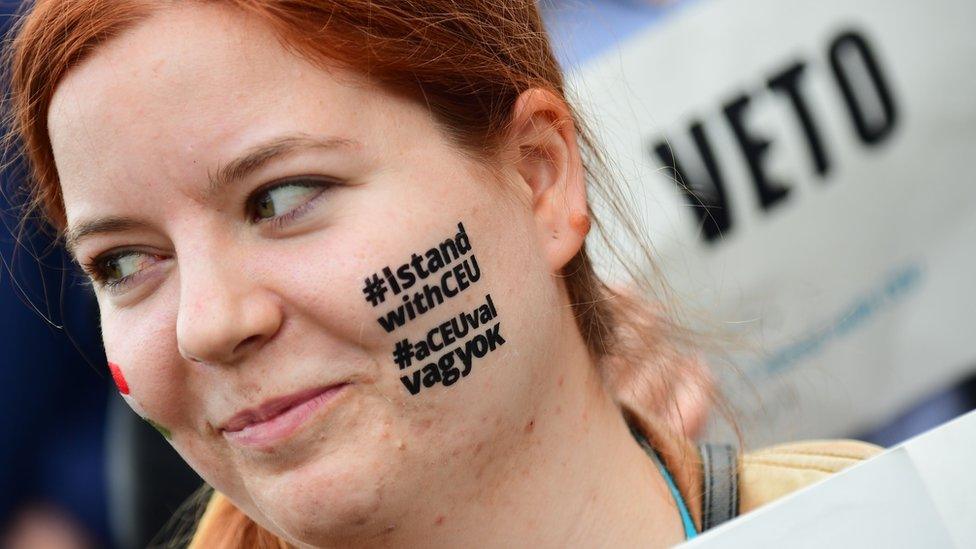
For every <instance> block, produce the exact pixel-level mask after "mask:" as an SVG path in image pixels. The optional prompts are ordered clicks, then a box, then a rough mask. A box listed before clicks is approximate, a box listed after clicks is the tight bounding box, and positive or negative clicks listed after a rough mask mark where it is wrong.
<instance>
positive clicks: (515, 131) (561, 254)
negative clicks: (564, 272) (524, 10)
mask: <svg viewBox="0 0 976 549" xmlns="http://www.w3.org/2000/svg"><path fill="white" fill-rule="evenodd" d="M511 135H512V139H513V147H514V148H515V150H516V151H517V152H518V159H517V164H518V166H517V168H518V173H519V176H520V177H521V178H522V180H523V182H524V183H525V185H526V186H527V187H528V189H529V190H530V191H531V196H532V200H531V206H532V215H533V217H534V218H535V221H536V227H537V235H538V238H537V242H538V243H539V244H540V246H541V247H542V251H543V253H544V255H545V257H546V259H547V262H548V263H549V266H550V269H551V271H552V272H553V273H557V272H559V271H560V270H561V269H562V268H563V267H564V266H565V265H566V264H567V263H568V262H569V261H570V260H571V259H572V258H573V256H575V255H576V254H577V253H578V252H579V250H580V248H581V247H582V245H583V241H584V239H585V238H586V234H587V233H588V232H589V217H588V216H587V214H586V212H587V201H586V200H587V199H586V184H585V179H584V177H583V169H582V161H581V158H580V154H579V148H578V146H577V143H576V137H577V136H576V127H575V124H574V123H573V119H572V115H571V112H570V110H569V108H568V107H567V105H566V103H565V101H563V100H562V99H560V98H559V97H558V96H557V95H556V94H554V93H552V92H550V91H548V90H543V89H538V88H535V89H531V90H528V91H526V92H523V93H522V95H521V96H519V98H518V101H516V105H515V109H514V111H513V119H512V134H511Z"/></svg>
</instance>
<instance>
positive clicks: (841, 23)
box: [556, 0, 976, 444]
mask: <svg viewBox="0 0 976 549" xmlns="http://www.w3.org/2000/svg"><path fill="white" fill-rule="evenodd" d="M558 9H560V10H570V9H573V8H572V7H561V8H558ZM584 9H585V8H584ZM589 9H597V8H589ZM633 9H639V8H638V7H633ZM593 19H594V21H597V23H594V24H599V22H598V21H599V18H598V17H594V18H593ZM974 21H976V2H973V1H971V0H941V1H939V2H886V1H882V0H856V1H851V0H821V1H818V2H783V1H781V0H698V1H693V2H687V3H686V5H683V6H682V7H681V8H680V9H677V10H676V11H675V13H673V14H671V15H669V16H668V17H667V19H666V20H663V21H657V22H656V23H654V24H653V25H651V26H650V27H648V28H647V29H645V30H640V31H636V32H631V31H630V30H628V32H627V36H626V37H625V38H624V39H622V40H621V41H619V42H618V43H617V44H615V45H614V46H613V47H610V48H607V49H604V50H603V51H602V52H601V53H600V54H599V55H597V56H595V57H591V58H589V59H587V60H585V61H584V62H582V63H581V64H580V65H579V66H577V67H576V68H575V69H574V70H573V71H572V78H571V88H572V90H573V92H574V94H575V96H576V97H577V99H578V100H579V102H580V103H581V104H582V106H583V111H584V113H585V116H586V117H587V119H589V120H590V121H592V123H593V124H592V126H593V127H594V128H595V129H596V130H597V134H598V137H599V139H600V141H601V142H602V143H603V144H604V145H605V146H606V147H607V149H608V153H609V158H611V159H612V161H613V162H614V163H615V165H616V167H617V168H618V169H619V170H620V171H621V172H622V175H623V181H624V184H625V185H627V192H628V193H629V194H630V195H632V196H634V197H635V201H636V203H635V207H636V209H637V210H639V212H640V214H641V216H642V219H643V222H644V223H645V224H646V226H647V228H648V230H649V231H650V234H651V239H652V242H653V243H654V245H655V247H656V251H657V252H658V254H659V256H660V261H661V263H662V266H663V267H664V269H665V272H667V273H668V275H669V279H670V282H671V284H672V285H673V286H674V287H675V288H676V289H677V290H678V294H679V296H680V298H681V299H682V300H685V301H687V302H689V303H691V304H692V305H693V306H694V307H695V308H696V309H701V310H705V311H709V312H710V313H712V316H713V317H714V318H715V319H716V320H717V321H719V322H721V323H726V325H727V326H730V327H734V328H735V329H737V330H745V331H749V332H751V333H752V335H753V336H755V338H756V340H757V341H759V342H760V345H761V349H762V351H763V352H762V353H761V354H754V353H753V354H750V353H742V356H743V357H744V358H742V359H741V360H742V361H741V362H740V364H739V366H740V367H741V368H742V369H743V370H744V371H745V374H746V376H745V377H746V378H747V379H746V382H747V385H746V386H741V385H739V384H737V383H736V382H734V381H732V382H729V383H730V385H729V386H728V392H729V393H730V394H731V395H732V397H733V400H734V401H735V403H736V405H737V406H738V408H739V410H740V413H741V416H740V419H741V420H742V424H743V426H744V427H745V429H746V432H747V434H748V436H747V442H749V443H752V444H759V443H765V442H772V441H778V440H783V439H793V438H798V437H821V436H837V435H843V434H849V433H851V432H856V431H857V430H860V429H869V428H872V427H874V426H877V425H878V424H879V423H881V422H883V421H884V420H885V419H888V418H890V417H891V415H892V414H894V413H896V412H898V411H899V410H902V409H904V408H905V407H906V406H908V405H910V404H911V403H912V402H913V401H915V400H916V399H918V398H921V397H923V396H925V395H927V394H928V393H930V392H932V391H935V390H938V389H941V388H943V387H945V386H947V385H948V384H949V383H951V382H953V381H954V380H956V379H958V378H960V377H962V376H963V375H965V374H966V373H967V372H970V371H972V370H973V369H976V337H973V335H972V333H973V328H974V323H973V320H972V318H973V313H974V311H976V284H974V282H973V281H974V280H976V176H974V175H973V171H972V169H971V164H970V162H971V161H972V159H973V158H974V157H976V70H974V65H976V34H974V33H973V32H972V23H973V22H974ZM559 30H560V29H556V31H557V32H556V34H557V37H560V38H559V39H567V38H568V39H571V38H572V37H573V35H574V32H575V33H576V34H579V33H580V32H582V31H580V30H579V29H576V30H575V31H574V30H572V29H570V30H568V31H567V30H566V29H563V31H564V32H559ZM669 145H670V146H669ZM675 172H677V178H679V179H680V180H682V181H684V182H685V183H686V184H687V185H688V187H690V189H691V190H692V191H693V192H692V193H685V192H682V191H681V190H680V189H679V186H678V185H676V183H675V181H674V179H675V178H674V175H675ZM692 205H694V207H692ZM731 378H732V379H734V376H731ZM752 388H755V389H756V390H753V389H752ZM756 394H758V395H760V396H761V397H762V398H761V400H760V399H756V398H755V396H756ZM757 426H762V427H759V428H755V427H757Z"/></svg>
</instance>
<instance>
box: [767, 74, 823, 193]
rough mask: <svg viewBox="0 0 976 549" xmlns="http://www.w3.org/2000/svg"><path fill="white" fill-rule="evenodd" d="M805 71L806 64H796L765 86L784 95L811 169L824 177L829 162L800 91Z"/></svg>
mask: <svg viewBox="0 0 976 549" xmlns="http://www.w3.org/2000/svg"><path fill="white" fill-rule="evenodd" d="M804 69H806V63H804V62H802V61H799V62H796V63H794V64H792V65H790V66H789V67H787V69H786V70H784V71H783V72H780V73H779V74H776V75H774V76H773V77H772V78H770V79H769V82H767V84H768V85H769V89H771V90H773V91H775V92H778V93H783V94H786V96H787V97H788V98H789V100H790V104H791V105H792V106H793V112H794V114H796V120H797V122H799V123H800V129H801V130H802V131H803V135H804V136H805V137H806V139H807V148H808V149H809V151H810V159H811V160H812V161H813V169H814V171H816V172H817V174H818V175H825V174H826V173H827V172H828V171H830V162H828V161H827V153H826V152H825V151H824V147H823V143H822V142H821V140H820V132H819V131H818V129H817V124H816V123H815V122H814V121H813V116H811V114H810V109H809V107H807V103H806V100H805V99H804V97H803V93H802V92H801V89H800V77H801V76H803V71H804Z"/></svg>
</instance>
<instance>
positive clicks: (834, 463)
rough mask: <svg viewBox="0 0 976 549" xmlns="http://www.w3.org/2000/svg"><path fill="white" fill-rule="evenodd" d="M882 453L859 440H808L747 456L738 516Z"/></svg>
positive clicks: (741, 474)
mask: <svg viewBox="0 0 976 549" xmlns="http://www.w3.org/2000/svg"><path fill="white" fill-rule="evenodd" d="M883 450H884V449H883V448H881V447H879V446H875V445H873V444H869V443H867V442H860V441H856V440H809V441H802V442H791V443H787V444H778V445H776V446H770V447H768V448H763V449H760V450H755V451H753V452H748V453H745V454H743V455H742V456H741V458H740V464H739V513H740V514H741V513H747V512H749V511H751V510H753V509H755V508H756V507H759V506H761V505H764V504H766V503H769V502H771V501H773V500H776V499H779V498H780V497H782V496H785V495H787V494H789V493H790V492H793V491H795V490H799V489H800V488H803V487H805V486H808V485H810V484H813V483H815V482H817V481H820V480H823V479H825V478H827V477H829V476H830V475H832V474H834V473H836V472H838V471H841V470H843V469H846V468H848V467H850V466H851V465H855V464H857V463H860V462H861V461H863V460H865V459H868V458H870V457H872V456H875V455H877V454H879V453H881V452H882V451H883Z"/></svg>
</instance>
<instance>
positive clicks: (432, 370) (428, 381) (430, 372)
mask: <svg viewBox="0 0 976 549" xmlns="http://www.w3.org/2000/svg"><path fill="white" fill-rule="evenodd" d="M423 370H424V387H427V388H428V389H430V388H431V387H433V386H434V385H437V384H438V383H440V382H441V379H442V378H441V371H440V370H438V369H437V365H436V364H428V365H426V366H424V368H423Z"/></svg>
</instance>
